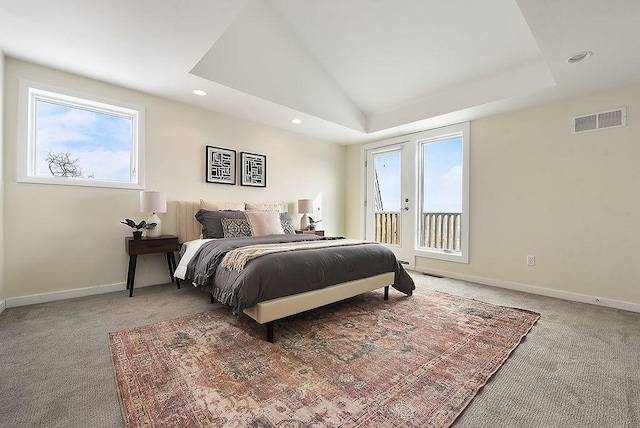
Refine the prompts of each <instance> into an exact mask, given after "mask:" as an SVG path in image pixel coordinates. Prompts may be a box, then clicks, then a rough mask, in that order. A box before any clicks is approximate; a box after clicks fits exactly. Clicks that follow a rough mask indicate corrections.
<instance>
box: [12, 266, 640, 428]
mask: <svg viewBox="0 0 640 428" xmlns="http://www.w3.org/2000/svg"><path fill="white" fill-rule="evenodd" d="M411 276H412V277H413V278H414V280H415V282H416V286H417V287H418V288H417V290H416V294H422V293H424V292H426V290H439V291H443V292H447V293H450V294H454V295H459V296H463V297H469V298H474V299H476V300H479V301H483V302H488V303H492V304H497V305H504V306H510V307H521V308H527V309H530V310H533V311H535V312H539V313H540V314H541V318H540V319H539V320H538V322H537V323H536V325H535V326H534V327H533V330H532V331H531V332H530V333H529V335H528V336H527V337H526V339H525V340H523V341H522V342H521V343H520V345H519V346H518V347H517V348H516V349H515V350H514V351H513V352H512V353H511V355H510V357H509V358H508V360H507V361H506V362H505V363H504V364H503V366H502V367H501V368H500V370H499V371H498V372H497V373H495V374H494V375H493V376H492V377H491V379H490V380H489V382H487V384H486V385H485V386H484V387H483V388H482V389H480V392H479V393H478V394H477V395H476V396H475V398H474V399H473V400H472V401H471V403H470V404H469V405H468V406H467V408H466V409H465V410H464V411H463V412H462V414H461V415H460V416H459V417H458V418H457V419H456V421H455V422H454V424H453V425H452V426H453V427H454V428H477V427H495V428H502V427H505V428H506V427H509V428H511V427H518V428H529V427H530V428H540V427H564V428H584V427H623V428H627V427H628V428H631V427H633V428H638V427H640V406H638V403H639V402H640V358H639V357H638V356H639V355H640V313H633V312H627V311H621V310H617V309H610V308H605V307H601V306H595V305H588V304H583V303H577V302H570V301H565V300H560V299H554V298H550V297H544V296H537V295H533V294H527V293H522V292H517V291H511V290H505V289H500V288H494V287H489V286H485V285H480V284H474V283H470V282H465V281H458V280H453V279H447V278H434V277H430V276H425V275H422V274H418V273H415V272H412V273H411ZM394 294H395V293H393V292H392V293H391V295H392V296H393V295H394ZM212 307H215V305H213V306H212V305H211V304H209V299H208V298H207V296H206V295H203V293H201V292H200V291H198V290H196V289H194V288H192V287H182V289H180V290H178V289H176V288H175V285H174V284H164V285H157V286H152V287H141V288H139V289H136V296H135V297H134V298H128V297H127V292H126V290H124V289H123V290H122V291H119V292H115V293H108V294H101V295H95V296H87V297H82V298H77V299H69V300H63V301H55V302H49V303H43V304H38V305H30V306H23V307H17V308H9V309H6V310H5V311H3V312H2V313H1V314H0V427H2V428H5V427H11V428H34V427H47V428H58V427H60V428H69V427H79V428H85V427H106V428H111V427H113V428H122V427H123V426H124V422H123V417H122V413H121V410H120V405H119V403H118V394H117V387H116V383H115V382H114V372H113V365H112V362H111V358H110V353H109V346H108V341H107V339H106V338H107V334H108V333H109V332H114V331H120V330H123V329H130V328H132V327H135V326H143V325H148V324H153V323H157V322H161V321H164V320H169V319H175V318H179V317H184V316H189V315H193V314H198V313H201V312H205V311H208V310H210V309H211V308H212ZM278 331H279V330H277V331H276V333H277V334H278ZM259 333H260V334H261V335H262V334H263V333H264V331H262V329H260V331H259ZM279 334H281V332H280V333H279ZM276 340H279V338H278V336H276Z"/></svg>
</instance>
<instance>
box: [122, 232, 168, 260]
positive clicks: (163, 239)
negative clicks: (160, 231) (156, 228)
mask: <svg viewBox="0 0 640 428" xmlns="http://www.w3.org/2000/svg"><path fill="white" fill-rule="evenodd" d="M126 243H127V253H128V254H129V255H138V254H154V253H168V252H170V251H178V250H179V246H178V237H176V236H170V235H166V236H160V237H158V238H142V239H133V238H127V240H126Z"/></svg>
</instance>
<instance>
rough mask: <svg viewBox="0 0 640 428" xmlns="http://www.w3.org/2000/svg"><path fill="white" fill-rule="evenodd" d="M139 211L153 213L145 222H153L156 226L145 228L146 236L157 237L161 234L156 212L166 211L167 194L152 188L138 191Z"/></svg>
mask: <svg viewBox="0 0 640 428" xmlns="http://www.w3.org/2000/svg"><path fill="white" fill-rule="evenodd" d="M140 211H141V212H143V213H153V214H152V215H151V217H149V218H148V219H147V220H146V222H147V223H155V224H156V227H154V228H153V229H148V230H147V237H148V238H157V237H158V236H160V235H161V234H162V227H161V224H160V217H158V215H157V214H156V213H166V212H167V194H166V193H165V192H157V191H154V190H143V191H142V192H140Z"/></svg>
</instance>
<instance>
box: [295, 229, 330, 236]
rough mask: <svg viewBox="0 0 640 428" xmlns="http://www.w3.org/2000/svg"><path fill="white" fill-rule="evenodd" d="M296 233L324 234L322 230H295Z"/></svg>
mask: <svg viewBox="0 0 640 428" xmlns="http://www.w3.org/2000/svg"><path fill="white" fill-rule="evenodd" d="M296 233H297V234H298V235H317V236H324V230H296Z"/></svg>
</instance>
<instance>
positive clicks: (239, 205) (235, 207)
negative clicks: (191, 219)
mask: <svg viewBox="0 0 640 428" xmlns="http://www.w3.org/2000/svg"><path fill="white" fill-rule="evenodd" d="M200 208H201V209H203V210H207V211H244V202H217V201H216V202H211V201H205V200H204V199H200Z"/></svg>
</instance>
